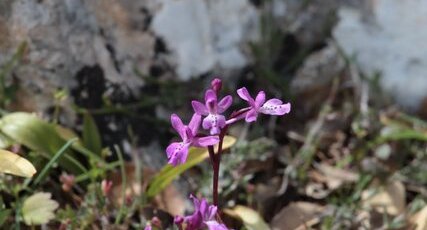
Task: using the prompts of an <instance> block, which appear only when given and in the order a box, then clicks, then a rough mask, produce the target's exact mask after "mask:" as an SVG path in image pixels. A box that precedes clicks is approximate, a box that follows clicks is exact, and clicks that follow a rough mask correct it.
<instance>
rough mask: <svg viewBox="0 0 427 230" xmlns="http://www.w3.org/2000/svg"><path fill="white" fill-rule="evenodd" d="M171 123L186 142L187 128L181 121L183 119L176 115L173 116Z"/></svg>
mask: <svg viewBox="0 0 427 230" xmlns="http://www.w3.org/2000/svg"><path fill="white" fill-rule="evenodd" d="M171 123H172V127H173V128H174V129H175V130H176V131H177V132H178V134H179V136H180V137H181V139H183V140H184V139H185V138H186V135H185V127H184V124H183V123H182V121H181V118H179V117H178V115H176V114H172V115H171Z"/></svg>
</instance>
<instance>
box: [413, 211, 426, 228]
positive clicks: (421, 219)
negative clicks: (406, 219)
mask: <svg viewBox="0 0 427 230" xmlns="http://www.w3.org/2000/svg"><path fill="white" fill-rule="evenodd" d="M410 221H411V223H412V224H414V226H415V228H414V230H427V206H425V207H424V208H423V209H421V210H420V211H419V212H417V213H415V215H414V216H412V217H411V218H410Z"/></svg>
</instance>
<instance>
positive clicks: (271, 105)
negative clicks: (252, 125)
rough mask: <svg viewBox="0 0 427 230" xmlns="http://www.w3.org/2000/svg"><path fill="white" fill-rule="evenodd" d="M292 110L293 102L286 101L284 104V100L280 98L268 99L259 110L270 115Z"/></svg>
mask: <svg viewBox="0 0 427 230" xmlns="http://www.w3.org/2000/svg"><path fill="white" fill-rule="evenodd" d="M290 111H291V104H290V103H286V104H282V101H280V100H279V99H271V100H268V101H267V102H266V103H264V105H263V106H262V107H261V108H260V109H259V112H261V113H264V114H269V115H278V116H280V115H284V114H287V113H289V112H290Z"/></svg>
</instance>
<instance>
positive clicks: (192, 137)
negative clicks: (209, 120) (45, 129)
mask: <svg viewBox="0 0 427 230" xmlns="http://www.w3.org/2000/svg"><path fill="white" fill-rule="evenodd" d="M201 119H202V118H201V116H200V115H199V114H194V115H193V117H192V118H191V121H190V123H189V124H188V125H184V124H183V123H182V121H181V119H180V118H179V117H178V116H177V115H176V114H172V115H171V123H172V127H173V128H174V129H175V130H176V131H177V132H178V134H179V136H180V137H181V139H182V141H181V142H173V143H172V144H170V145H169V146H168V147H167V148H166V153H167V156H168V160H169V161H168V163H169V164H172V165H173V166H177V165H178V164H183V163H184V162H185V161H186V160H187V156H188V149H189V148H190V146H195V147H207V146H210V145H215V144H217V143H218V142H219V138H218V136H207V137H197V133H198V130H199V126H200V122H201Z"/></svg>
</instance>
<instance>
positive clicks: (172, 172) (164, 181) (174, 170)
mask: <svg viewBox="0 0 427 230" xmlns="http://www.w3.org/2000/svg"><path fill="white" fill-rule="evenodd" d="M235 142H236V139H235V138H234V137H231V136H225V137H224V142H223V149H227V148H230V147H231V146H233V145H234V143H235ZM208 157H209V152H208V150H207V148H194V147H191V148H190V150H189V152H188V157H187V161H186V162H185V163H184V164H181V165H178V166H175V167H174V166H172V165H169V164H168V165H166V166H165V167H163V168H162V170H161V171H160V172H159V173H158V174H157V175H156V176H155V177H154V178H153V179H152V180H151V181H150V185H149V188H148V191H147V196H148V197H149V198H151V197H154V196H156V195H157V194H159V193H160V192H161V191H162V190H163V189H165V188H166V186H168V185H169V184H170V183H171V182H172V181H173V180H174V179H175V178H177V177H178V176H179V175H180V174H182V173H183V172H185V171H187V170H188V169H190V168H192V167H194V166H195V165H197V164H199V163H200V162H202V161H204V160H205V159H206V158H208Z"/></svg>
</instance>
